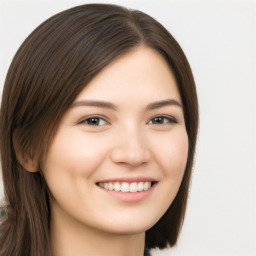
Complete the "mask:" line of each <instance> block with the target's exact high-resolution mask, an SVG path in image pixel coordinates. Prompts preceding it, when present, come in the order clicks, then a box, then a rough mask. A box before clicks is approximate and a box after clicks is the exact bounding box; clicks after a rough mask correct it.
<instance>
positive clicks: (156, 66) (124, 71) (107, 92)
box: [76, 47, 180, 103]
mask: <svg viewBox="0 0 256 256" xmlns="http://www.w3.org/2000/svg"><path fill="white" fill-rule="evenodd" d="M170 97H171V98H174V99H176V100H178V101H180V95H179V92H178V87H177V83H176V80H175V77H174V75H173V73H172V71H171V69H170V67H169V66H168V64H167V62H166V61H165V59H164V58H163V57H162V56H161V55H160V54H159V53H158V52H157V51H156V50H154V49H151V48H148V47H138V48H136V49H134V50H132V51H131V52H129V53H127V54H125V55H123V56H121V57H120V58H119V59H117V60H116V61H114V62H112V63H111V64H109V65H108V66H107V67H106V68H104V69H103V70H102V71H101V72H100V73H99V74H98V75H97V76H96V77H95V78H94V79H93V80H92V81H91V82H90V83H89V84H88V85H87V86H86V87H85V88H84V90H83V91H82V92H81V93H80V94H79V95H78V97H77V99H76V100H83V99H91V98H93V99H95V98H96V99H98V100H101V99H102V100H108V101H113V100H114V101H118V102H120V103H122V102H125V101H138V100H139V101H144V100H145V99H147V98H150V99H152V98H154V99H152V100H155V101H157V100H162V98H170Z"/></svg>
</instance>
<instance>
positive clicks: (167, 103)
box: [146, 99, 182, 110]
mask: <svg viewBox="0 0 256 256" xmlns="http://www.w3.org/2000/svg"><path fill="white" fill-rule="evenodd" d="M165 106H177V107H182V105H181V103H179V102H178V101H177V100H175V99H166V100H161V101H157V102H153V103H150V104H149V105H148V106H147V107H146V110H154V109H157V108H162V107H165Z"/></svg>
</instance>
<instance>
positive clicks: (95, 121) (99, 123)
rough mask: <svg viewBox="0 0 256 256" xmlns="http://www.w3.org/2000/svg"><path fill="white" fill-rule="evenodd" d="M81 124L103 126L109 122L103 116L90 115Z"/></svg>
mask: <svg viewBox="0 0 256 256" xmlns="http://www.w3.org/2000/svg"><path fill="white" fill-rule="evenodd" d="M81 124H86V125H91V126H102V125H105V124H107V121H105V120H104V119H103V118H100V117H90V118H86V119H84V120H83V121H82V122H81Z"/></svg>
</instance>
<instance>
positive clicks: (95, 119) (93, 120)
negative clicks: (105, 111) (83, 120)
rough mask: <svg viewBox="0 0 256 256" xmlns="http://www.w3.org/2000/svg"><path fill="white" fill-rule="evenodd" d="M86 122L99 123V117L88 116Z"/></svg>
mask: <svg viewBox="0 0 256 256" xmlns="http://www.w3.org/2000/svg"><path fill="white" fill-rule="evenodd" d="M88 123H89V124H92V125H97V124H99V118H90V119H89V120H88Z"/></svg>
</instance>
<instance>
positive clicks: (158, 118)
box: [149, 116, 177, 125]
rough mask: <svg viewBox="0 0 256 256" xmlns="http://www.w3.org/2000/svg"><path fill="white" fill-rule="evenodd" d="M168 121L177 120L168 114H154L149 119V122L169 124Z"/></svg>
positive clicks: (174, 121) (173, 121)
mask: <svg viewBox="0 0 256 256" xmlns="http://www.w3.org/2000/svg"><path fill="white" fill-rule="evenodd" d="M169 123H175V124H176V123H177V120H176V119H175V118H173V117H170V116H155V117H153V118H152V119H151V120H150V121H149V124H158V125H162V124H169Z"/></svg>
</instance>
